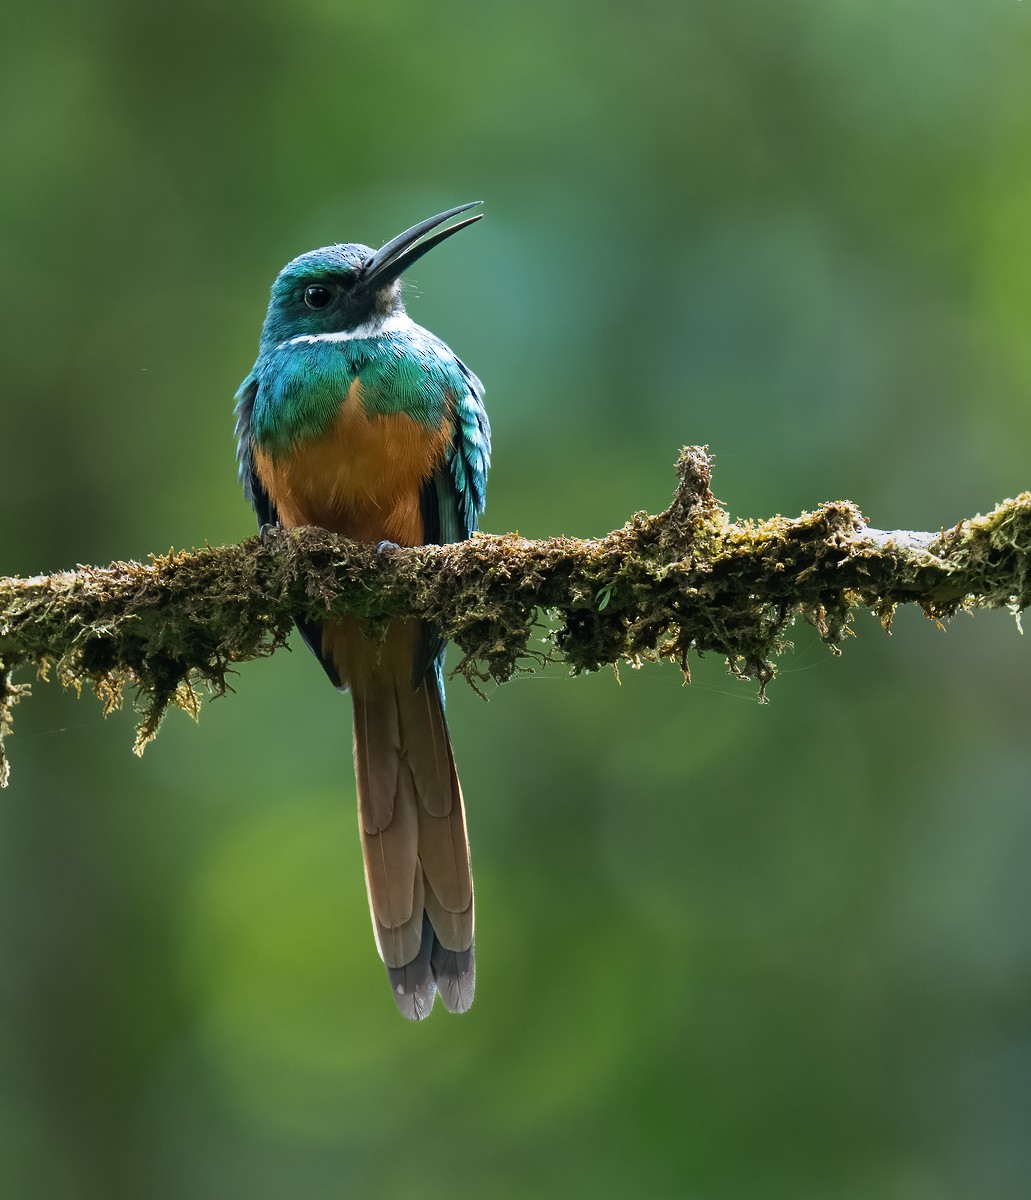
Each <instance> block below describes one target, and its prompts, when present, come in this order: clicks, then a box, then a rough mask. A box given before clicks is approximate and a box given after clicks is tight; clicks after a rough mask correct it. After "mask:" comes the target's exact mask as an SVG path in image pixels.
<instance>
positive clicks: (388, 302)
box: [371, 277, 404, 317]
mask: <svg viewBox="0 0 1031 1200" xmlns="http://www.w3.org/2000/svg"><path fill="white" fill-rule="evenodd" d="M403 286H404V285H403V284H402V282H401V279H400V277H399V278H397V279H392V280H391V281H390V282H389V283H388V284H387V285H386V287H382V288H380V289H379V291H378V292H377V293H376V297H375V299H374V301H373V306H372V313H371V316H373V317H392V316H393V315H394V314H395V313H401V312H404V303H403V302H402V300H401V291H402V289H403Z"/></svg>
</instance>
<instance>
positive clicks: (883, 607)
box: [0, 447, 1031, 784]
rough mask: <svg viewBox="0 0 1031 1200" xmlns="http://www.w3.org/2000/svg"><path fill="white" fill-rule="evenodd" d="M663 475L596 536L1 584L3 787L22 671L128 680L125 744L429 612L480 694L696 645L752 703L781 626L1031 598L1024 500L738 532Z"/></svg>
mask: <svg viewBox="0 0 1031 1200" xmlns="http://www.w3.org/2000/svg"><path fill="white" fill-rule="evenodd" d="M677 476H678V483H677V488H676V492H675V494H674V497H673V502H672V504H671V505H670V507H669V508H668V509H667V510H666V511H665V512H663V513H660V514H658V515H657V516H649V515H648V514H646V513H637V514H635V515H634V516H633V517H631V518H630V520H629V521H627V523H626V524H625V525H624V526H623V527H622V528H621V529H617V530H614V531H613V532H612V533H610V534H608V535H606V536H605V537H603V538H591V539H580V538H567V537H557V538H547V539H544V540H541V541H530V540H528V539H526V538H521V537H517V536H515V535H514V534H504V535H500V536H497V535H492V534H477V535H475V536H474V537H472V538H470V539H469V540H468V541H465V542H460V543H456V544H454V545H448V546H420V547H415V548H411V549H401V548H389V547H388V548H386V549H382V550H381V551H380V553H379V554H378V555H377V553H376V550H375V548H374V547H372V546H369V545H365V544H362V543H357V542H350V541H347V540H346V539H343V538H339V537H337V536H336V535H334V534H331V533H328V532H326V531H325V530H321V529H315V528H306V529H296V530H289V531H281V530H276V531H272V532H270V533H268V534H266V536H265V537H264V538H257V537H255V538H250V539H248V540H247V541H245V542H242V543H240V544H239V545H233V546H220V547H216V548H212V547H206V548H204V549H202V550H192V551H184V552H180V553H171V554H169V555H167V556H157V555H155V556H153V557H152V558H151V560H150V562H148V563H137V562H117V563H113V564H112V565H111V566H108V567H81V568H79V569H78V570H76V571H68V572H63V573H61V574H57V575H49V576H36V577H33V578H28V579H25V578H10V579H0V784H3V783H6V780H7V770H8V768H7V762H6V759H5V757H4V753H3V737H4V735H5V734H6V733H8V732H9V731H10V725H11V710H12V708H13V706H14V704H15V703H16V702H17V701H18V700H19V699H20V698H23V697H24V695H25V693H26V691H27V688H26V687H25V685H24V684H15V683H14V682H13V673H14V672H15V671H17V670H19V669H24V668H26V667H31V666H35V667H36V669H37V671H38V672H39V673H40V674H41V675H42V676H43V677H44V678H46V677H47V676H48V675H49V674H51V673H52V674H53V675H55V676H56V678H57V679H58V680H59V681H60V682H61V683H62V684H63V685H65V686H66V687H67V686H70V687H74V688H76V689H78V690H81V689H82V688H83V687H89V688H91V689H92V690H93V691H94V692H95V693H96V695H97V696H98V698H99V699H100V700H101V702H102V703H103V706H104V711H105V712H110V711H111V710H112V709H114V708H116V707H118V705H119V704H120V703H121V701H122V697H123V693H124V690H125V688H126V686H130V687H132V688H134V689H135V690H136V693H137V697H138V704H139V707H140V711H141V722H140V726H139V730H138V734H137V742H136V749H137V750H138V751H140V750H142V748H143V747H144V746H145V745H146V743H147V742H148V741H149V740H150V739H151V738H152V737H153V736H154V734H155V733H156V732H157V728H158V725H159V723H160V721H161V717H162V715H163V713H164V712H165V710H166V709H167V708H168V707H169V706H170V705H176V706H178V707H180V708H184V709H186V710H187V711H189V712H191V713H193V714H194V715H196V714H197V712H198V711H199V706H200V699H199V691H198V685H200V686H204V685H206V686H207V688H208V689H209V690H211V691H213V692H215V693H216V694H219V693H223V692H224V691H225V690H226V688H227V686H228V685H227V682H226V674H227V672H229V671H230V669H231V668H232V667H233V665H234V664H235V663H240V662H245V661H247V660H249V659H252V658H260V657H263V656H265V655H268V654H271V653H272V652H273V651H274V650H276V649H277V648H278V647H280V646H282V645H284V644H285V642H286V640H287V637H288V635H289V632H290V629H291V626H292V623H293V618H294V617H295V616H300V617H306V618H309V619H321V618H325V617H328V616H342V615H344V614H350V615H353V616H356V617H359V618H361V619H362V620H364V621H365V622H366V623H367V625H368V627H369V629H370V630H371V631H372V632H373V633H376V632H377V631H378V632H382V631H383V630H384V629H385V628H386V626H387V625H388V624H389V622H390V621H392V620H394V619H396V618H399V617H421V618H424V619H427V620H430V621H433V622H434V623H435V624H437V625H438V626H439V627H440V629H441V630H442V632H443V633H444V635H445V636H446V637H447V638H448V639H449V640H450V641H452V642H454V643H455V644H456V645H457V647H458V649H459V651H460V652H461V657H460V659H459V661H458V663H457V666H456V667H455V672H456V673H457V674H460V675H464V676H465V677H466V678H467V679H468V680H469V681H470V682H472V683H473V684H474V685H475V684H476V683H477V682H482V681H485V680H487V679H494V680H496V681H497V682H499V683H503V682H505V681H506V680H508V679H510V678H511V677H512V676H513V675H514V674H516V673H517V672H520V671H525V670H532V669H533V667H534V666H535V665H537V664H538V663H540V662H541V661H542V660H548V661H556V660H558V661H564V662H565V663H567V664H568V666H569V667H570V668H571V670H572V672H573V673H574V674H575V673H579V672H582V671H593V670H596V669H597V668H599V667H601V666H605V665H607V664H618V663H620V662H621V661H629V662H631V663H634V664H638V663H640V662H642V661H656V660H660V659H666V658H668V659H671V660H673V661H674V662H675V663H677V664H678V665H679V667H680V669H681V670H682V671H684V673H685V675H687V674H688V667H689V656H690V654H691V652H692V651H694V652H697V653H703V652H705V651H715V652H717V653H719V654H721V655H723V656H725V658H726V659H727V662H728V664H729V666H730V669H731V670H732V671H733V672H734V673H735V674H736V675H738V676H741V677H743V678H755V679H757V680H758V683H759V690H760V696H762V695H763V693H764V691H765V688H766V685H767V684H768V683H769V681H770V680H771V679H772V678H773V675H774V661H775V659H776V656H777V654H778V653H779V652H780V651H781V649H782V648H783V647H784V645H785V640H784V639H785V632H786V630H787V628H788V627H789V626H790V625H791V623H792V622H793V621H795V620H798V619H802V620H805V621H808V622H809V623H811V624H812V625H814V626H815V627H816V628H817V630H818V631H819V633H820V636H821V637H822V638H823V640H824V641H825V642H827V643H828V644H829V645H830V646H831V647H834V646H835V644H836V643H837V642H838V641H839V640H840V639H841V638H842V637H843V636H844V634H845V633H846V631H847V629H848V626H849V623H850V621H851V618H852V614H853V613H854V611H855V610H856V609H857V608H868V609H871V610H873V611H874V612H876V613H877V614H878V615H879V616H880V618H881V620H882V622H883V623H884V625H885V627H886V628H887V627H888V625H889V624H890V621H891V616H892V613H893V612H894V610H895V607H896V605H898V604H900V603H908V602H912V603H916V604H919V605H920V606H921V607H922V608H923V610H924V612H925V613H926V614H927V615H928V616H929V617H931V618H933V619H935V620H942V619H944V618H947V617H949V616H952V615H953V614H954V613H955V612H956V611H957V610H958V609H959V608H961V607H964V608H973V607H1004V606H1005V607H1009V608H1011V609H1013V610H1014V611H1015V612H1018V613H1019V612H1020V611H1021V610H1022V609H1023V608H1025V607H1026V606H1027V605H1028V603H1029V602H1031V575H1029V567H1031V495H1028V493H1023V494H1021V495H1020V496H1018V497H1017V498H1016V499H1015V500H1006V501H1004V502H1003V503H1001V504H1000V505H998V506H997V507H996V508H995V509H993V510H992V511H991V512H990V513H988V514H987V515H986V516H978V517H974V518H972V519H971V520H968V521H961V522H960V523H959V524H958V525H956V526H955V527H954V528H952V529H950V530H948V531H944V532H939V533H937V534H931V533H912V532H908V531H902V530H894V531H884V530H876V529H871V528H870V527H869V526H868V525H867V524H866V522H865V520H864V518H863V516H862V514H861V513H860V511H859V509H858V508H857V507H856V506H855V505H854V504H852V503H851V502H849V501H839V502H835V503H829V504H823V505H821V506H820V507H819V508H817V509H816V510H815V511H814V512H811V513H803V514H802V515H801V516H799V517H794V518H790V519H789V518H785V517H780V516H777V517H773V518H771V519H769V520H764V521H738V522H732V521H731V520H730V519H729V517H728V515H727V512H726V510H725V509H724V507H723V506H722V505H721V504H720V503H719V501H717V500H716V499H715V497H714V496H713V494H712V491H711V487H710V484H711V463H710V459H709V456H708V454H707V452H706V450H705V449H703V448H700V447H690V448H687V449H685V450H683V451H682V452H681V454H680V458H679V460H678V463H677ZM542 612H546V613H547V614H549V616H550V621H549V623H548V626H547V628H545V627H543V625H542V622H541V613H542ZM542 637H543V638H544V641H543V642H542V641H541V638H542ZM532 638H535V642H534V645H535V646H542V645H543V646H544V649H543V650H538V649H536V648H534V649H531V639H532Z"/></svg>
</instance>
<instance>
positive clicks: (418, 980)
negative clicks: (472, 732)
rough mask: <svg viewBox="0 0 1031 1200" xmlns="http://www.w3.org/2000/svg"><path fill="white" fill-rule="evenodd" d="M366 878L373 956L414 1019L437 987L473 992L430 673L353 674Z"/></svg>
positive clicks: (463, 843) (452, 995) (437, 701)
mask: <svg viewBox="0 0 1031 1200" xmlns="http://www.w3.org/2000/svg"><path fill="white" fill-rule="evenodd" d="M352 694H353V698H354V746H355V749H354V756H355V778H356V780H357V785H358V813H359V826H360V830H361V835H362V852H363V856H364V859H365V882H366V886H367V888H368V893H369V908H370V910H371V914H372V924H373V930H374V932H375V935H376V944H377V946H378V948H379V952H380V957H381V958H382V959H383V961H384V963H385V965H386V967H387V974H388V977H389V979H390V984H391V989H392V991H393V993H394V999H395V1001H396V1002H397V1005H398V1008H399V1009H400V1010H401V1012H402V1013H403V1014H404V1015H405V1016H406V1017H409V1018H410V1019H412V1020H420V1019H421V1018H422V1017H424V1016H426V1015H427V1014H428V1013H429V1012H430V1010H431V1009H432V1007H433V999H434V995H435V993H436V991H437V990H439V991H440V994H441V999H442V1000H443V1002H444V1005H445V1007H446V1008H448V1009H449V1010H450V1011H452V1012H465V1011H466V1010H467V1009H468V1008H469V1006H470V1004H471V1003H472V999H473V991H474V987H475V977H476V975H475V964H474V961H473V888H472V876H471V873H470V870H469V844H468V838H467V834H466V827H465V811H464V807H463V803H462V789H461V786H460V784H459V782H458V775H457V773H456V771H455V765H454V756H453V755H452V752H451V742H450V739H449V737H448V732H447V723H446V721H445V719H444V711H443V704H442V702H441V697H440V693H439V691H438V689H437V687H436V684H435V682H434V681H426V682H422V683H420V685H419V686H418V687H416V688H413V687H412V683H411V677H410V673H409V672H408V671H404V672H385V673H384V674H383V675H378V676H376V677H374V678H371V679H369V680H368V681H363V682H361V683H359V682H357V681H354V682H352Z"/></svg>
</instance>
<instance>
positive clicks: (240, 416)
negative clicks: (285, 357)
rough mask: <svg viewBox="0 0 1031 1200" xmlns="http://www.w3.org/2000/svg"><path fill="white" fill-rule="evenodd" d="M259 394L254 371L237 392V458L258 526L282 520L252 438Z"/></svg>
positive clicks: (244, 487)
mask: <svg viewBox="0 0 1031 1200" xmlns="http://www.w3.org/2000/svg"><path fill="white" fill-rule="evenodd" d="M257 395H258V379H257V376H256V375H255V374H254V372H253V371H252V372H251V374H250V375H248V376H247V378H246V379H245V380H244V381H243V383H241V384H240V387H239V389H238V390H237V393H236V395H235V396H234V397H233V398H234V400H235V401H236V408H235V410H234V411H235V413H236V431H235V432H236V461H237V463H238V464H239V475H240V482H241V483H242V484H243V494H244V495H245V496H246V497H247V499H248V500H249V501H250V503H251V507H252V508H253V509H254V513H255V516H257V518H258V528H259V529H260V528H262V527H263V526H265V525H275V524H276V522H277V521H278V520H279V514H278V513H277V512H276V508H275V505H274V504H273V503H272V501H271V500H270V499H269V495H268V492H266V491H265V489H264V488H263V487H262V486H261V481H260V480H259V479H258V473H257V471H255V469H254V454H253V444H252V442H251V413H252V412H253V410H254V401H255V398H256V397H257Z"/></svg>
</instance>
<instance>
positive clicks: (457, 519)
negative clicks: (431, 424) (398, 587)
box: [416, 359, 490, 680]
mask: <svg viewBox="0 0 1031 1200" xmlns="http://www.w3.org/2000/svg"><path fill="white" fill-rule="evenodd" d="M455 362H456V363H457V364H458V369H459V372H460V377H461V380H462V383H463V385H464V386H463V387H462V389H461V390H460V391H457V390H456V394H454V395H452V397H451V403H452V438H451V445H450V447H449V449H448V452H447V455H446V457H445V459H444V462H443V463H442V464H441V465H440V466H439V467H438V468H437V470H436V471H435V472H434V473H433V475H431V476H430V478H429V479H428V480H427V481H426V483H425V484H424V485H423V488H422V493H421V495H420V498H419V499H420V505H421V508H422V520H423V538H424V540H425V541H426V543H427V544H436V545H445V544H446V543H448V542H461V541H464V540H465V539H466V538H467V537H469V535H470V534H471V533H473V532H474V531H475V529H476V527H477V525H478V523H479V515H480V513H481V512H482V511H483V508H484V505H485V504H486V501H487V471H488V469H489V468H490V422H489V421H488V420H487V412H486V409H485V408H484V407H483V384H482V383H481V382H480V381H479V379H477V377H476V376H475V375H474V374H473V373H472V371H470V370H469V368H468V367H467V366H466V365H465V363H463V362H462V361H461V359H455ZM443 654H444V640H443V638H442V637H441V636H440V632H439V630H437V629H435V628H433V627H432V626H430V625H429V624H427V625H425V626H424V631H423V638H422V645H421V649H420V654H419V658H418V661H417V662H416V679H417V680H419V679H421V678H422V677H423V676H424V675H425V674H426V673H427V672H429V671H436V672H437V673H438V675H439V672H440V667H441V664H442V661H443Z"/></svg>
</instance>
